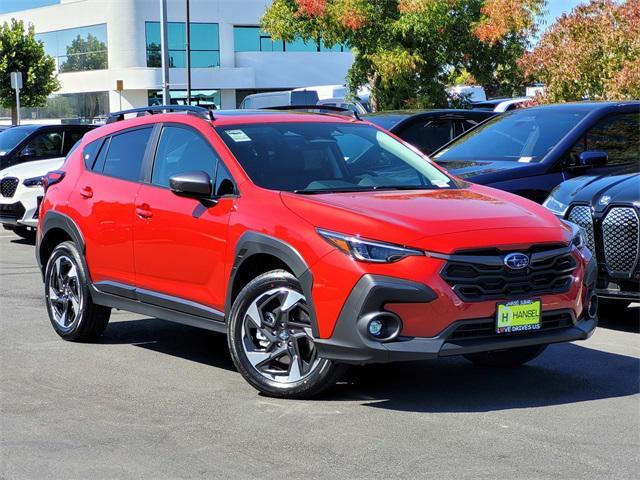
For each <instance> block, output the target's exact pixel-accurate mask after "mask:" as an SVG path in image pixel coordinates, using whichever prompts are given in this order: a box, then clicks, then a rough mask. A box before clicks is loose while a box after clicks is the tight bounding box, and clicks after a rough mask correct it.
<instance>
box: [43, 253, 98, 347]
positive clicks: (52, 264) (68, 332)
mask: <svg viewBox="0 0 640 480" xmlns="http://www.w3.org/2000/svg"><path fill="white" fill-rule="evenodd" d="M59 259H60V263H58V264H57V263H56V262H58V260H59ZM63 260H64V264H65V265H67V268H69V269H70V266H69V265H73V267H75V269H76V272H77V281H75V282H74V281H70V282H69V284H68V287H69V289H70V290H69V291H71V290H72V289H73V290H76V291H77V293H79V296H76V297H79V301H78V302H77V303H78V305H79V307H78V312H77V313H76V312H73V308H72V307H71V310H69V308H70V303H69V302H70V301H69V302H67V304H66V307H63V306H62V305H64V302H63V301H55V300H53V298H55V297H58V295H57V294H56V290H57V291H58V292H60V291H61V290H60V288H59V286H57V285H53V284H52V283H54V282H56V280H55V278H53V277H52V273H53V274H55V272H54V269H58V268H60V264H61V263H62V261H63ZM54 277H55V275H54ZM44 278H45V284H44V288H45V299H46V303H47V312H48V313H49V320H50V321H51V325H52V326H53V329H54V330H55V331H56V333H57V334H58V335H60V336H61V337H62V338H64V339H65V340H70V341H74V342H85V341H91V340H94V339H96V338H97V337H99V336H100V335H101V334H102V332H104V329H105V328H107V324H108V323H109V317H110V316H111V308H108V307H104V306H102V305H96V304H94V303H93V301H92V299H91V292H90V291H89V280H88V278H89V276H88V275H87V272H86V270H85V267H84V263H83V261H82V257H81V254H80V252H79V251H78V249H77V247H76V245H75V244H74V243H73V242H63V243H61V244H60V245H58V246H57V247H56V248H55V249H54V250H53V252H52V254H51V256H50V257H49V260H48V261H47V268H46V270H45V277H44ZM76 286H77V288H76ZM69 297H70V296H69ZM58 298H60V297H58ZM65 308H66V309H67V311H72V312H73V315H74V316H73V319H72V321H70V322H69V324H68V325H66V326H63V325H61V324H60V323H59V322H58V321H56V318H59V316H60V315H59V312H60V311H61V310H62V311H64V309H65Z"/></svg>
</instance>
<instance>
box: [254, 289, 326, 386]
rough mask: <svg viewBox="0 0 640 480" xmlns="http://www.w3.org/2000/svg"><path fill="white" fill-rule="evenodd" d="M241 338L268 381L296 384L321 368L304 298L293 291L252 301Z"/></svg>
mask: <svg viewBox="0 0 640 480" xmlns="http://www.w3.org/2000/svg"><path fill="white" fill-rule="evenodd" d="M241 335H242V347H243V349H244V353H245V355H246V357H247V359H248V360H249V363H251V365H252V366H253V368H254V369H255V370H256V371H257V372H258V373H259V374H260V375H262V376H263V377H265V378H267V379H269V380H272V381H276V382H279V383H286V384H288V383H295V382H298V381H300V380H302V379H304V378H306V377H308V376H309V375H311V374H312V373H313V372H314V371H315V370H316V369H317V368H318V366H319V365H320V360H321V359H320V358H319V357H318V354H317V349H316V347H315V344H314V342H313V336H312V333H311V322H310V319H309V312H308V309H307V305H306V300H305V297H304V295H302V294H301V293H299V292H297V291H295V290H293V289H291V288H287V287H280V288H274V289H271V290H269V291H267V292H265V293H263V294H261V295H259V296H258V297H257V298H256V299H255V300H253V302H251V304H250V305H249V308H248V309H247V311H246V313H245V316H244V319H243V321H242V332H241Z"/></svg>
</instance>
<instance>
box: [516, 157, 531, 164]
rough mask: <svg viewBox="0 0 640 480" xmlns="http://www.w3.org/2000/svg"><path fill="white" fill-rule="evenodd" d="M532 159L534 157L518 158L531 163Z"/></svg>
mask: <svg viewBox="0 0 640 480" xmlns="http://www.w3.org/2000/svg"><path fill="white" fill-rule="evenodd" d="M531 160H533V157H520V158H519V159H518V161H519V162H520V163H531Z"/></svg>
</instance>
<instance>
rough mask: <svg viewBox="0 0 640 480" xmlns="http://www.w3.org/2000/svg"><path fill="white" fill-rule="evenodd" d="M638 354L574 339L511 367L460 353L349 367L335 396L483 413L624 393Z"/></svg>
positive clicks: (631, 386) (634, 385)
mask: <svg viewBox="0 0 640 480" xmlns="http://www.w3.org/2000/svg"><path fill="white" fill-rule="evenodd" d="M639 375H640V360H639V359H637V358H633V357H629V356H625V355H618V354H614V353H608V352H602V351H600V350H593V349H591V348H586V347H583V346H580V345H576V344H560V345H552V346H550V347H549V348H547V350H546V351H545V352H544V353H543V354H542V355H541V356H540V357H539V358H538V359H536V360H534V361H532V362H531V363H530V364H528V365H526V366H523V367H520V368H513V369H491V368H482V367H477V366H474V365H472V364H471V363H469V362H467V361H465V360H464V359H462V358H451V359H445V360H439V361H434V362H414V363H406V364H388V365H378V366H375V365H371V366H366V367H356V368H353V369H352V370H351V371H350V372H349V374H348V375H347V377H346V382H345V383H343V384H342V385H338V386H337V388H336V389H335V390H334V393H333V396H334V399H335V400H339V399H344V400H363V399H364V400H369V402H366V403H365V404H366V405H368V406H370V407H374V408H384V409H391V410H400V411H412V412H490V411H496V410H508V409H513V408H531V407H543V406H549V405H562V404H570V403H577V402H584V401H589V400H598V399H604V398H612V397H623V396H628V395H633V394H636V393H638V392H640V387H639V385H638V378H639Z"/></svg>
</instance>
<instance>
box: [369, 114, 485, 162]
mask: <svg viewBox="0 0 640 480" xmlns="http://www.w3.org/2000/svg"><path fill="white" fill-rule="evenodd" d="M496 115H497V113H495V112H489V111H480V110H478V111H476V110H455V109H441V110H400V111H390V112H378V113H371V114H368V115H363V116H362V118H363V119H364V120H368V121H370V122H371V123H375V124H376V125H379V126H380V127H382V128H384V129H385V130H388V131H390V132H391V133H393V134H395V135H397V136H398V137H400V138H402V139H403V140H404V141H405V142H407V143H410V144H411V145H413V146H414V147H416V148H417V149H419V150H420V151H421V152H422V153H425V154H427V155H429V154H431V152H433V151H435V150H437V149H438V148H440V147H441V146H442V145H444V144H445V143H449V142H450V141H451V140H453V139H454V138H456V137H457V136H458V135H461V134H462V133H464V132H466V131H467V130H469V129H470V128H473V127H475V126H477V125H478V124H480V123H482V122H484V121H485V120H487V119H488V118H491V117H494V116H496Z"/></svg>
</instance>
